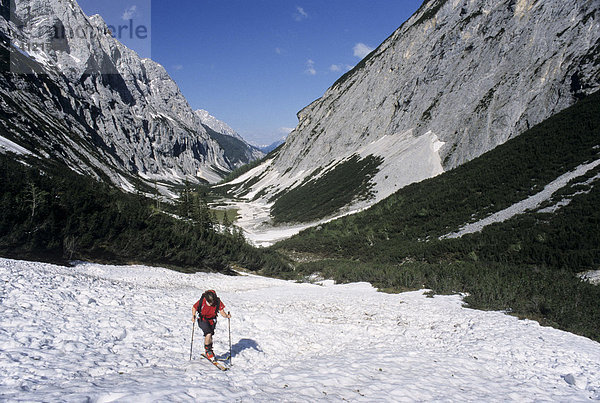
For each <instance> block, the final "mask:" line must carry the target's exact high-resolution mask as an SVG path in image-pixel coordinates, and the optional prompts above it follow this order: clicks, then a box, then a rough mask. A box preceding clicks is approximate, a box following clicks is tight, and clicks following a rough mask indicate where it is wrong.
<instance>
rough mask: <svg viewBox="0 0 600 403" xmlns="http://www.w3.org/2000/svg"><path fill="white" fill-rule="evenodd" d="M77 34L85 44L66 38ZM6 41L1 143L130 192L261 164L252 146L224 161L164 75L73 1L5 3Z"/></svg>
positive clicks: (0, 85)
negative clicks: (152, 184)
mask: <svg viewBox="0 0 600 403" xmlns="http://www.w3.org/2000/svg"><path fill="white" fill-rule="evenodd" d="M7 17H8V18H7ZM78 28H79V29H80V30H81V32H84V33H85V35H83V36H79V35H70V34H69V32H73V30H76V29H78ZM51 32H63V35H62V36H56V35H52V34H51ZM64 32H67V34H66V35H65V34H64ZM0 33H1V34H2V52H3V55H4V59H5V61H4V62H3V66H4V67H5V68H6V69H5V70H4V72H5V73H3V74H2V77H1V78H0V95H1V96H2V98H3V119H2V122H1V123H0V124H1V125H2V136H3V137H5V138H7V139H8V140H10V141H12V142H14V143H16V144H19V145H20V146H23V147H25V148H26V149H28V150H29V151H30V152H32V153H33V154H35V155H37V156H38V157H40V158H56V159H58V160H62V161H64V162H65V163H66V164H67V165H69V166H70V167H71V168H72V169H74V170H75V171H77V172H80V173H86V174H89V175H92V176H94V177H96V178H98V179H104V180H108V181H110V182H112V183H114V184H116V185H118V186H120V187H122V188H124V189H127V190H129V191H132V190H133V189H135V188H136V187H138V186H139V185H140V183H143V182H145V183H146V184H151V183H153V182H160V183H161V184H162V185H163V186H161V189H162V188H163V187H164V186H166V187H168V186H169V185H173V184H177V183H183V182H184V181H185V180H190V181H193V182H208V183H214V182H218V181H219V180H221V178H222V177H223V176H224V175H225V174H227V173H228V172H230V171H231V170H233V169H235V168H236V167H237V166H239V165H241V164H244V163H247V162H250V161H252V160H253V159H254V158H255V155H254V154H253V152H254V151H252V149H250V148H249V146H248V148H249V149H248V153H245V154H244V153H238V154H237V155H236V158H240V159H232V158H229V159H228V158H226V157H225V153H226V151H225V150H223V149H222V147H221V146H220V145H219V144H218V142H217V141H216V140H214V139H213V138H211V136H210V135H209V134H208V132H207V131H206V129H205V128H204V126H203V125H202V123H201V121H200V119H199V118H198V116H197V115H196V114H195V113H194V111H193V110H192V108H191V107H190V106H189V104H188V102H187V100H186V99H185V98H184V97H183V95H182V94H181V91H180V90H179V88H178V86H177V84H176V83H175V82H174V81H173V80H172V79H171V77H170V76H169V75H168V73H167V72H166V70H165V69H164V67H163V66H161V65H160V64H158V63H156V62H154V61H152V60H151V59H144V58H140V57H139V55H137V53H135V52H134V51H132V50H131V49H129V48H127V47H125V46H124V45H123V44H121V43H120V42H119V41H118V40H116V39H115V38H113V37H112V34H111V32H110V30H109V28H108V26H107V25H106V23H105V22H104V20H103V19H102V17H101V16H99V15H94V16H91V17H87V16H86V15H85V14H84V13H83V11H81V9H80V8H79V7H78V5H77V3H75V2H72V1H67V0H55V1H52V2H50V3H47V2H44V1H41V0H19V1H16V2H9V1H8V0H2V18H0ZM49 33H50V34H49ZM32 134H33V136H32ZM240 144H247V143H245V142H243V141H240ZM164 193H165V194H166V195H170V194H171V193H170V192H169V191H168V190H165V192H164Z"/></svg>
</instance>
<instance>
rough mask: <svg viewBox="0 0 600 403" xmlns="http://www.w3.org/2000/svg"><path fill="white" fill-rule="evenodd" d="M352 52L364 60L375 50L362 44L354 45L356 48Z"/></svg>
mask: <svg viewBox="0 0 600 403" xmlns="http://www.w3.org/2000/svg"><path fill="white" fill-rule="evenodd" d="M352 50H353V51H354V56H356V57H358V58H361V59H364V58H365V56H367V55H368V54H369V53H371V52H372V51H373V48H372V47H370V46H367V45H365V44H364V43H362V42H360V43H357V44H356V45H354V48H352Z"/></svg>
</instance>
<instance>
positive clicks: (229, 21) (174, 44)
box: [79, 0, 422, 144]
mask: <svg viewBox="0 0 600 403" xmlns="http://www.w3.org/2000/svg"><path fill="white" fill-rule="evenodd" d="M79 3H80V5H81V6H82V8H83V9H84V11H85V12H86V14H88V15H89V14H93V13H100V14H101V15H103V16H104V17H105V20H107V22H108V23H109V24H111V23H112V25H115V26H118V25H121V24H123V25H128V24H127V22H128V19H133V21H134V24H133V25H132V27H133V28H134V29H135V27H136V26H139V25H148V26H149V27H150V28H151V30H149V34H148V37H146V38H143V39H144V40H143V41H141V42H139V43H137V44H134V43H131V42H130V43H129V44H128V46H131V47H133V48H134V49H135V50H137V51H138V52H139V53H141V54H142V55H143V56H146V57H148V56H151V57H152V59H154V60H155V61H157V62H158V63H160V64H162V65H163V66H164V67H165V68H166V69H167V71H168V72H169V74H170V75H171V77H172V78H173V79H174V80H175V81H176V82H177V84H178V85H179V88H180V89H181V91H182V92H183V94H184V96H185V97H186V98H187V99H188V101H189V103H190V105H191V106H192V108H194V109H206V110H208V111H209V112H210V113H211V114H212V115H214V116H216V117H217V118H219V119H221V120H223V121H225V122H227V123H228V124H229V125H230V126H232V127H233V128H234V129H235V130H237V131H238V132H239V133H240V134H241V135H242V136H243V137H244V138H246V139H247V140H249V141H251V142H254V143H257V144H268V143H271V142H272V141H275V140H277V139H279V138H281V137H282V136H283V135H284V134H287V132H289V130H290V129H291V128H294V127H295V126H296V124H297V122H298V120H297V118H296V113H297V112H298V111H299V110H300V109H302V108H303V107H305V106H306V105H308V104H309V103H311V102H312V101H314V100H315V99H317V98H319V97H321V96H322V95H323V93H324V92H325V90H326V89H327V88H328V87H330V86H331V85H332V84H333V83H334V82H335V81H336V80H337V79H338V78H339V77H340V76H341V75H342V74H344V73H345V72H346V71H347V70H348V69H350V68H351V67H352V66H354V65H355V64H356V63H358V62H359V61H360V59H361V58H362V57H363V56H364V55H365V54H366V53H368V51H369V50H370V49H374V48H376V47H377V46H378V45H379V44H380V43H381V42H383V41H384V40H385V39H386V38H387V37H388V36H389V35H391V34H392V32H394V31H395V30H396V29H397V28H398V27H399V26H400V25H401V24H402V23H403V22H404V21H406V20H407V19H408V18H409V17H410V16H411V15H412V14H413V13H414V12H415V11H416V10H417V9H418V8H419V6H420V5H421V3H422V0H180V1H156V0H155V1H152V2H151V0H131V1H122V0H102V1H101V0H79ZM150 15H151V24H150V22H149V18H150ZM113 20H115V21H117V22H112V21H113ZM128 29H129V28H125V29H124V30H123V32H122V38H121V40H122V41H123V42H127V40H129V39H130V38H129V37H128V36H127V34H128V32H129V31H128ZM141 32H143V31H141ZM150 32H151V34H150ZM126 44H127V43H126ZM149 44H151V49H149V48H148V45H149ZM150 51H151V53H150Z"/></svg>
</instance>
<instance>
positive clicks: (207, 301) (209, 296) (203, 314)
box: [192, 290, 231, 360]
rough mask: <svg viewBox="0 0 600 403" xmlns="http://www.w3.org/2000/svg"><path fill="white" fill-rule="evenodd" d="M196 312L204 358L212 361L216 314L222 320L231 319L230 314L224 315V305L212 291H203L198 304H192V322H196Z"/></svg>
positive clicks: (213, 356)
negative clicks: (202, 337) (201, 333)
mask: <svg viewBox="0 0 600 403" xmlns="http://www.w3.org/2000/svg"><path fill="white" fill-rule="evenodd" d="M217 307H218V309H217ZM196 312H198V326H199V327H200V329H202V331H203V332H204V350H205V355H206V358H208V359H209V360H214V358H215V354H214V353H213V335H214V334H215V326H216V325H217V314H218V313H220V314H221V316H223V317H224V318H231V314H228V313H225V305H223V302H221V300H220V299H219V297H217V293H216V292H215V291H214V290H208V291H205V292H204V294H202V297H201V298H200V299H199V300H198V302H196V303H195V304H194V307H193V308H192V315H193V318H192V322H193V321H195V320H196Z"/></svg>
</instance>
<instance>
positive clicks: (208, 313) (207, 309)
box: [194, 298, 225, 325]
mask: <svg viewBox="0 0 600 403" xmlns="http://www.w3.org/2000/svg"><path fill="white" fill-rule="evenodd" d="M201 300H202V298H201V299H199V300H198V301H197V302H196V303H195V304H194V308H195V309H196V311H198V312H199V313H200V316H201V317H202V318H205V319H209V320H208V323H210V324H211V325H214V323H215V321H214V320H213V319H214V318H216V317H217V315H218V314H219V312H220V311H222V310H223V309H225V305H223V302H221V300H219V311H217V307H215V306H210V305H208V304H207V303H206V300H205V301H202V309H201V310H200V309H198V306H199V305H200V301H201Z"/></svg>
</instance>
